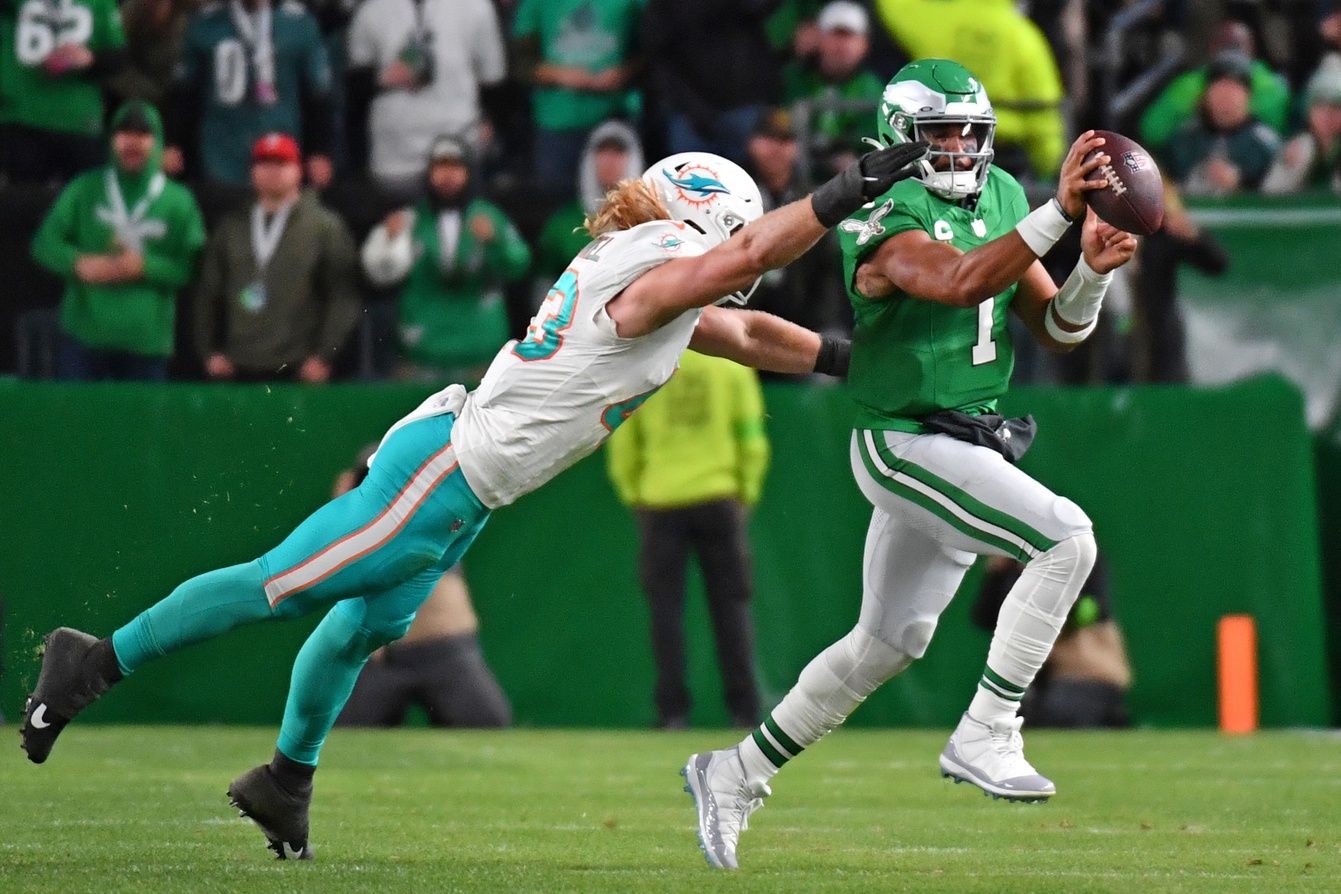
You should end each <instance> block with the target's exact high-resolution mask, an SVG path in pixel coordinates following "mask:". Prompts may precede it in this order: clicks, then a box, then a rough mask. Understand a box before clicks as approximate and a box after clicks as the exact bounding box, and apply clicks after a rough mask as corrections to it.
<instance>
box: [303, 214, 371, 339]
mask: <svg viewBox="0 0 1341 894" xmlns="http://www.w3.org/2000/svg"><path fill="white" fill-rule="evenodd" d="M324 241H325V245H323V246H322V252H321V254H322V258H321V272H320V274H319V275H320V277H321V280H320V286H321V297H322V298H323V299H325V313H324V314H323V317H324V318H323V319H322V322H321V326H320V327H319V328H318V330H317V342H316V344H315V345H313V346H312V347H311V350H310V352H309V353H311V354H312V355H315V356H320V357H322V358H323V359H325V360H332V359H334V357H335V355H336V354H338V353H339V352H340V349H341V348H342V347H344V344H345V341H347V340H348V338H349V334H350V333H351V332H353V331H354V327H355V326H356V325H358V321H359V314H360V313H362V312H363V299H362V297H361V296H360V295H359V292H358V288H357V286H356V283H357V282H358V276H357V271H356V270H355V269H354V265H355V257H356V256H357V253H356V252H355V250H354V239H353V237H352V236H350V235H349V230H348V228H346V227H345V225H344V222H343V221H342V220H340V219H339V218H338V217H336V216H335V215H334V213H332V214H331V220H330V222H329V224H328V225H327V228H326V233H325V235H324Z"/></svg>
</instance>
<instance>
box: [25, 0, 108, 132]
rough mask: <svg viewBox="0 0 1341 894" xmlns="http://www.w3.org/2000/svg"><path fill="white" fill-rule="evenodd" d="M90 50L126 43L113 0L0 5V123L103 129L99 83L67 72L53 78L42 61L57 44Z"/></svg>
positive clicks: (66, 129) (69, 129)
mask: <svg viewBox="0 0 1341 894" xmlns="http://www.w3.org/2000/svg"><path fill="white" fill-rule="evenodd" d="M67 43H68V44H77V45H79V46H82V47H87V48H88V49H89V50H92V51H93V53H94V54H95V55H97V54H98V53H105V52H107V51H108V50H119V49H121V48H123V47H124V46H125V45H126V33H125V31H124V30H123V29H122V27H121V13H120V12H119V11H118V10H117V7H116V2H115V0H59V2H48V0H18V2H15V3H5V4H4V9H3V10H0V122H6V123H14V124H24V125H27V126H28V127H34V128H37V129H39V130H51V131H57V132H60V133H77V134H84V135H87V136H97V135H98V134H100V133H102V116H103V106H102V87H101V86H100V85H99V84H98V80H97V79H96V78H92V77H88V76H87V75H86V74H84V73H81V72H77V71H70V72H66V73H65V74H63V75H60V76H57V77H52V76H51V75H49V74H47V73H46V71H45V69H43V68H42V63H43V62H44V61H45V60H46V58H47V56H49V55H50V54H51V51H52V50H54V49H55V48H56V47H57V46H59V45H61V44H67Z"/></svg>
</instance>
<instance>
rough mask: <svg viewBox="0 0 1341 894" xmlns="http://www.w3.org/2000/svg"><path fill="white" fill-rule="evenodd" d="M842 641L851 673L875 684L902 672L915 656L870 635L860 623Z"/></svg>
mask: <svg viewBox="0 0 1341 894" xmlns="http://www.w3.org/2000/svg"><path fill="white" fill-rule="evenodd" d="M933 626H934V625H933ZM843 642H844V643H845V644H846V646H847V652H848V655H849V656H850V660H851V662H852V670H853V675H854V676H857V677H861V678H863V679H865V680H866V681H868V682H869V683H871V684H873V685H875V686H878V685H880V684H881V683H883V682H885V681H886V680H888V679H890V678H891V677H893V676H896V675H898V674H899V673H901V672H903V671H904V670H905V669H906V668H907V667H908V665H910V664H912V663H913V658H914V657H916V656H913V655H910V654H908V653H907V652H906V651H904V650H903V649H900V648H899V647H897V646H894V645H892V644H890V643H887V642H885V641H884V640H883V639H880V638H878V637H875V636H872V635H871V634H870V633H868V632H867V631H866V630H864V629H862V627H861V626H860V625H858V626H857V627H854V628H852V630H851V631H850V632H849V633H848V635H847V636H846V637H844V638H843Z"/></svg>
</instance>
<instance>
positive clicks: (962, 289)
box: [854, 130, 1109, 307]
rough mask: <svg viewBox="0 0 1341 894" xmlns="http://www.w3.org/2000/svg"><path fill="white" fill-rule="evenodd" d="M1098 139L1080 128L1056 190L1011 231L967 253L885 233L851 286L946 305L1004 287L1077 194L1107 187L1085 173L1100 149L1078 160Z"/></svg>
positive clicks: (1078, 200)
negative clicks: (887, 235)
mask: <svg viewBox="0 0 1341 894" xmlns="http://www.w3.org/2000/svg"><path fill="white" fill-rule="evenodd" d="M1103 144H1104V140H1103V137H1097V136H1095V135H1094V131H1092V130H1087V131H1085V133H1083V134H1081V135H1080V136H1079V137H1078V138H1077V139H1076V141H1075V142H1074V143H1072V144H1071V150H1070V151H1069V152H1068V153H1067V155H1066V160H1065V161H1063V162H1062V170H1061V174H1060V175H1059V179H1058V184H1057V195H1056V196H1055V197H1054V198H1053V199H1051V200H1050V201H1049V202H1048V203H1047V204H1046V205H1044V206H1043V207H1041V208H1038V209H1037V210H1035V211H1033V212H1031V213H1030V214H1028V215H1027V216H1026V217H1025V218H1024V220H1022V221H1020V223H1019V225H1018V226H1017V227H1016V228H1015V229H1014V230H1011V231H1010V232H1009V233H1006V234H1005V235H1004V236H1001V237H999V238H997V239H993V240H992V241H991V242H988V243H986V244H984V245H980V246H978V247H977V248H975V249H973V250H972V251H968V252H964V251H960V250H959V249H957V248H955V247H954V246H953V245H949V244H947V243H944V242H940V241H937V240H935V239H932V238H931V236H930V235H929V234H927V233H925V232H921V231H917V230H909V231H908V232H904V233H898V234H896V235H894V236H891V237H890V238H889V239H887V240H886V241H885V242H884V243H883V244H882V245H881V246H880V247H879V248H878V249H876V251H875V254H874V255H872V256H871V257H870V258H869V259H867V260H866V261H864V262H863V263H862V264H861V266H860V267H858V268H857V272H856V274H855V275H854V276H855V285H856V287H857V291H858V292H860V293H861V294H862V295H865V296H866V297H867V298H883V297H885V296H887V295H890V294H893V293H894V292H895V291H899V292H904V293H906V294H909V295H912V296H914V297H917V298H921V299H923V300H925V301H936V302H939V303H941V304H949V305H952V306H954V307H974V306H976V305H978V304H981V303H982V302H983V301H985V300H986V299H988V298H990V297H992V296H993V295H996V294H998V293H1000V292H1002V291H1004V290H1005V289H1007V288H1009V287H1010V286H1012V285H1014V284H1015V283H1016V282H1018V281H1019V280H1020V277H1022V276H1024V273H1025V271H1026V270H1028V269H1029V267H1030V266H1031V265H1032V264H1033V263H1034V262H1035V261H1036V260H1038V259H1039V258H1040V257H1042V256H1043V255H1045V254H1047V253H1048V250H1049V249H1050V248H1052V246H1053V245H1055V244H1056V242H1057V240H1058V239H1060V238H1061V237H1062V236H1063V235H1065V233H1066V231H1067V230H1068V229H1069V228H1070V226H1071V223H1072V222H1073V221H1075V220H1077V219H1078V218H1079V217H1080V216H1081V214H1083V213H1084V211H1085V195H1084V194H1085V193H1086V192H1089V191H1090V190H1094V189H1103V188H1104V187H1106V186H1107V185H1108V181H1107V180H1104V179H1102V178H1100V179H1098V180H1086V179H1085V178H1086V176H1087V175H1089V174H1090V173H1091V172H1092V171H1095V170H1097V169H1098V168H1099V167H1100V166H1101V165H1104V164H1107V163H1108V161H1109V158H1108V156H1107V155H1102V154H1101V155H1097V156H1095V157H1094V158H1092V159H1090V160H1089V161H1088V162H1086V161H1085V160H1084V159H1085V156H1086V155H1087V154H1088V153H1089V152H1090V150H1092V149H1097V148H1099V147H1100V146H1102V145H1103Z"/></svg>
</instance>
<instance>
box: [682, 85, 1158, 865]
mask: <svg viewBox="0 0 1341 894" xmlns="http://www.w3.org/2000/svg"><path fill="white" fill-rule="evenodd" d="M995 126H996V125H995V116H994V115H993V112H992V107H991V104H990V103H989V101H988V98H987V93H986V91H985V90H984V89H983V88H982V85H981V84H979V83H978V81H977V80H976V79H975V78H974V77H973V76H972V75H971V74H970V73H969V72H968V71H967V70H966V69H965V68H964V67H963V66H961V65H959V64H958V63H955V62H951V61H948V60H943V59H926V60H922V61H919V62H914V63H911V64H909V65H907V66H905V67H904V68H903V69H902V70H900V71H899V73H898V74H896V75H895V76H894V78H893V79H892V80H891V81H890V82H889V84H888V85H887V86H886V87H885V91H884V95H883V98H882V102H881V104H880V107H879V111H878V114H877V127H878V132H879V136H880V139H881V141H882V142H883V143H885V144H897V143H905V142H909V141H911V140H919V139H924V140H927V141H929V142H930V144H931V147H932V151H931V152H930V153H929V154H928V156H927V158H926V160H924V161H923V162H921V163H920V164H921V166H922V176H921V177H920V178H917V179H909V180H905V181H903V182H900V183H898V184H895V185H894V186H893V187H892V188H891V189H890V190H889V191H887V192H886V193H885V194H883V195H882V196H880V197H879V198H877V199H875V200H874V201H873V202H871V203H870V204H868V205H866V206H865V207H864V208H862V209H861V210H860V211H858V212H857V213H856V214H855V215H853V216H852V217H849V218H848V219H847V220H845V221H844V222H843V223H841V224H840V225H839V234H840V240H841V244H842V249H843V258H844V276H845V278H846V287H847V292H848V297H849V299H850V301H851V303H852V307H853V311H854V315H855V319H856V328H855V332H854V335H853V343H852V359H851V372H850V374H849V380H848V384H849V387H850V389H851V393H852V395H853V397H854V399H855V400H856V403H857V412H858V415H857V422H856V430H855V431H854V432H853V435H852V451H851V454H852V468H853V473H854V474H855V475H856V478H857V483H858V484H859V486H860V487H861V490H862V493H863V494H865V496H866V497H867V499H868V500H870V502H871V504H872V505H873V507H874V512H873V513H872V516H871V524H870V529H869V531H868V533H867V538H866V551H865V559H864V567H863V594H862V606H861V614H860V617H859V619H858V621H857V624H856V626H855V627H854V628H853V629H852V630H851V631H850V632H849V633H848V634H847V635H846V636H844V637H843V638H842V639H840V640H839V641H838V642H836V643H834V644H833V645H831V646H829V647H828V648H827V649H825V650H824V651H823V652H822V653H820V655H819V656H817V657H816V658H815V659H814V660H813V661H811V662H810V664H808V665H807V666H806V668H805V669H804V670H803V671H802V672H801V675H800V678H799V680H798V681H797V683H796V685H795V686H794V687H793V688H792V690H791V691H790V692H789V693H788V694H787V696H786V697H785V698H784V699H783V700H782V702H781V703H780V704H779V705H778V706H777V708H775V709H774V710H773V712H772V713H771V714H770V715H769V716H768V717H767V719H765V721H764V722H763V723H762V724H761V725H760V726H759V727H758V728H757V729H756V730H754V731H753V732H752V733H751V734H750V735H749V736H747V737H746V738H745V739H744V740H743V741H742V742H741V743H740V744H738V745H736V746H734V747H732V748H728V749H724V750H720V751H712V752H704V753H701V754H696V755H692V756H691V757H690V758H689V761H688V763H687V764H686V766H685V767H684V770H683V773H684V775H685V781H686V783H687V786H686V788H687V789H688V791H689V792H690V794H691V795H693V796H694V799H695V802H696V804H697V806H698V812H699V835H700V842H701V844H702V846H703V849H704V852H705V854H706V856H707V858H708V862H709V863H712V864H713V865H714V866H719V867H723V868H734V867H735V866H736V843H737V839H738V837H739V834H740V832H741V831H742V830H743V829H744V828H745V822H746V819H747V818H748V816H749V814H750V813H751V812H753V811H754V810H756V809H758V807H759V806H761V805H762V803H763V801H762V799H763V797H765V796H767V795H768V794H769V793H770V792H769V788H768V785H767V783H768V780H769V779H770V778H771V777H772V776H773V774H775V773H776V772H777V771H778V769H779V768H780V767H782V765H783V764H785V763H786V762H787V761H788V760H790V759H791V758H794V757H796V756H797V755H798V754H800V753H801V751H802V750H804V749H805V748H806V747H807V746H809V745H810V744H811V743H813V742H815V741H817V740H818V739H819V738H820V737H821V736H823V735H824V734H825V733H827V732H829V731H830V730H832V729H833V728H834V727H836V726H838V725H839V724H840V723H842V722H843V721H844V719H846V718H847V716H848V714H850V713H851V712H852V711H853V710H854V709H855V708H856V707H857V705H859V704H860V703H861V702H862V701H863V700H864V699H865V698H866V696H868V695H869V694H870V693H871V692H873V691H874V690H875V689H876V688H877V687H878V686H880V684H882V683H884V682H885V681H886V680H888V679H889V678H891V677H893V676H894V675H895V674H898V673H899V672H900V671H902V670H904V669H905V668H906V667H908V665H909V664H911V663H912V662H913V661H914V660H915V659H917V658H919V657H921V656H922V654H923V653H924V652H925V651H926V648H927V644H928V643H929V642H930V640H931V636H932V633H933V632H934V631H935V629H936V623H937V621H938V619H939V617H940V614H941V612H942V611H943V610H944V608H945V607H946V605H947V604H948V603H949V601H950V599H951V597H953V596H954V594H955V591H956V590H957V589H958V587H959V583H960V581H961V580H962V579H963V577H964V574H965V572H966V571H967V570H968V568H969V566H970V565H971V564H972V563H973V561H974V559H975V558H976V557H977V556H980V555H997V556H1009V557H1012V558H1015V559H1018V560H1020V561H1021V562H1024V563H1026V564H1025V571H1024V573H1023V574H1022V575H1021V577H1020V579H1019V582H1018V583H1017V584H1016V585H1015V586H1014V588H1013V589H1012V590H1011V591H1010V594H1009V596H1008V597H1007V598H1006V600H1005V603H1004V605H1003V606H1002V609H1001V613H1000V616H999V619H998V622H997V627H996V632H995V635H994V637H993V639H992V644H991V648H990V650H989V652H988V656H987V667H986V669H985V670H984V671H983V674H982V677H981V679H980V681H979V685H978V687H977V690H976V692H975V694H974V696H973V699H972V702H971V703H970V705H969V707H968V710H967V711H966V712H965V713H964V715H963V717H962V719H961V720H960V723H959V726H958V727H957V728H956V729H955V731H954V733H953V735H951V737H950V740H949V742H948V743H947V744H946V746H945V750H944V751H943V752H942V754H941V757H940V766H941V772H942V774H943V775H945V776H949V777H953V778H955V779H957V780H962V781H965V782H970V783H972V784H974V785H977V786H978V787H980V788H982V789H983V790H984V791H985V792H987V793H988V794H991V795H993V796H995V797H1001V798H1008V799H1012V800H1035V801H1036V800H1044V799H1047V798H1049V797H1051V796H1052V795H1053V794H1054V793H1055V791H1056V789H1055V787H1054V785H1053V784H1052V782H1051V781H1049V780H1048V779H1046V778H1045V777H1043V776H1042V775H1041V774H1039V773H1038V771H1037V770H1035V769H1034V768H1033V767H1032V766H1031V765H1030V764H1029V762H1028V761H1027V760H1025V757H1024V751H1023V743H1022V741H1021V738H1020V718H1019V717H1018V716H1017V714H1016V709H1017V708H1018V706H1019V702H1020V697H1021V696H1022V695H1023V694H1024V691H1025V689H1026V688H1028V686H1029V684H1030V683H1031V682H1032V681H1033V679H1034V675H1035V674H1036V673H1037V672H1038V669H1039V667H1040V666H1041V665H1042V664H1043V661H1044V659H1046V658H1047V656H1048V653H1049V651H1051V649H1052V644H1053V641H1054V640H1055V639H1056V637H1057V634H1058V632H1059V631H1060V630H1061V627H1062V624H1063V622H1064V621H1065V620H1066V616H1067V613H1068V611H1069V610H1070V608H1071V604H1072V602H1074V601H1075V598H1076V596H1077V594H1078V592H1079V590H1080V587H1081V585H1082V584H1083V583H1084V581H1085V578H1086V577H1087V576H1088V575H1089V572H1090V567H1091V565H1092V564H1093V563H1094V555H1095V545H1094V536H1093V533H1092V531H1091V526H1090V520H1089V518H1087V517H1086V515H1085V513H1084V512H1082V511H1081V510H1080V508H1079V507H1078V506H1076V504H1074V503H1072V502H1071V501H1070V500H1068V499H1066V498H1065V497H1060V496H1058V495H1056V494H1054V493H1052V491H1050V490H1048V488H1046V487H1044V486H1043V485H1042V484H1040V483H1039V482H1037V481H1035V480H1034V479H1033V478H1031V477H1029V476H1028V475H1026V474H1025V473H1024V472H1022V471H1020V470H1019V469H1018V468H1017V467H1016V466H1015V465H1014V464H1013V463H1014V461H1015V460H1016V459H1018V458H1019V456H1020V455H1021V454H1022V453H1023V450H1024V448H1026V447H1027V446H1028V442H1029V441H1030V440H1032V438H1033V422H1032V420H1031V419H1029V420H1005V419H1002V418H1001V417H1000V416H998V415H996V402H997V398H998V397H1000V396H1001V395H1002V394H1003V393H1004V392H1005V390H1006V387H1007V385H1008V384H1009V381H1010V375H1011V370H1012V367H1013V365H1014V355H1013V352H1012V349H1011V342H1010V336H1009V334H1008V332H1007V328H1006V313H1007V311H1011V310H1013V311H1014V312H1015V313H1016V315H1017V316H1019V317H1020V318H1021V320H1023V322H1024V323H1025V324H1026V325H1027V327H1028V329H1029V330H1030V332H1031V333H1032V334H1033V335H1034V336H1035V337H1036V338H1038V340H1039V341H1040V342H1042V343H1043V345H1044V346H1045V347H1047V348H1049V349H1052V350H1055V351H1066V350H1069V349H1071V348H1073V347H1075V345H1077V344H1079V343H1080V342H1081V341H1083V340H1084V339H1085V338H1086V337H1087V336H1088V335H1089V334H1090V333H1091V332H1092V331H1093V330H1094V327H1095V323H1096V319H1097V316H1098V312H1099V305H1100V302H1101V301H1102V299H1103V295H1104V292H1105V290H1106V289H1107V287H1108V282H1109V279H1110V278H1111V276H1112V271H1113V270H1114V269H1116V268H1117V267H1119V266H1121V265H1122V264H1124V263H1126V262H1127V261H1128V260H1129V259H1130V258H1131V256H1132V253H1133V252H1134V251H1135V249H1136V240H1135V238H1134V237H1132V236H1131V235H1129V234H1127V233H1124V232H1121V231H1120V230H1117V229H1115V228H1113V227H1111V226H1109V225H1107V224H1105V223H1102V222H1101V221H1099V219H1098V218H1097V217H1095V216H1094V214H1093V212H1090V213H1089V214H1088V216H1085V213H1086V208H1085V200H1084V193H1085V192H1086V191H1087V190H1092V189H1100V188H1103V187H1104V186H1106V185H1107V181H1105V180H1103V179H1096V180H1092V181H1086V179H1085V177H1086V175H1087V174H1089V173H1090V172H1092V171H1094V170H1095V169H1097V168H1098V167H1099V166H1101V165H1103V164H1106V163H1107V159H1108V156H1107V155H1106V154H1103V153H1102V152H1100V153H1098V154H1097V156H1096V157H1095V158H1093V159H1091V160H1089V161H1088V162H1086V161H1085V160H1084V159H1085V156H1086V155H1087V154H1088V153H1089V152H1090V151H1091V150H1093V149H1096V148H1099V147H1101V146H1102V145H1103V140H1102V138H1100V137H1096V136H1095V135H1094V133H1093V132H1092V131H1087V132H1086V133H1084V134H1082V135H1081V136H1080V138H1079V139H1077V140H1076V142H1075V143H1074V144H1073V145H1072V146H1071V149H1070V152H1069V154H1068V155H1067V157H1066V160H1065V161H1064V162H1063V165H1062V169H1061V174H1060V183H1059V186H1058V189H1057V195H1056V197H1055V198H1053V199H1052V200H1050V201H1049V202H1048V203H1047V204H1045V205H1044V206H1042V207H1041V208H1039V209H1037V210H1036V211H1033V212H1030V211H1029V206H1028V205H1027V204H1026V202H1025V196H1024V190H1023V189H1021V188H1020V185H1019V184H1018V183H1016V182H1015V180H1014V179H1013V178H1012V177H1011V176H1010V175H1009V174H1007V173H1006V172H1004V171H1002V170H1000V169H998V168H994V167H992V164H991V162H992V137H993V132H994V130H995ZM1082 216H1085V222H1084V229H1083V232H1082V237H1081V244H1082V247H1083V257H1082V258H1081V260H1080V261H1079V262H1078V263H1077V265H1076V268H1075V270H1074V272H1072V274H1071V275H1070V277H1069V278H1068V279H1067V281H1066V282H1065V284H1063V285H1062V287H1061V288H1060V289H1059V288H1058V287H1057V285H1056V284H1055V283H1053V281H1052V279H1051V278H1050V277H1049V276H1048V274H1047V272H1046V271H1045V270H1044V269H1043V266H1042V264H1040V263H1039V260H1038V259H1039V258H1040V257H1041V256H1042V255H1044V254H1046V253H1047V251H1048V250H1049V249H1050V248H1051V247H1052V246H1053V244H1055V243H1056V241H1057V240H1058V239H1059V238H1061V236H1062V235H1063V234H1064V233H1065V232H1066V230H1067V229H1068V228H1069V227H1070V226H1071V224H1072V223H1073V222H1074V221H1075V220H1077V219H1079V218H1081V217H1082Z"/></svg>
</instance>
